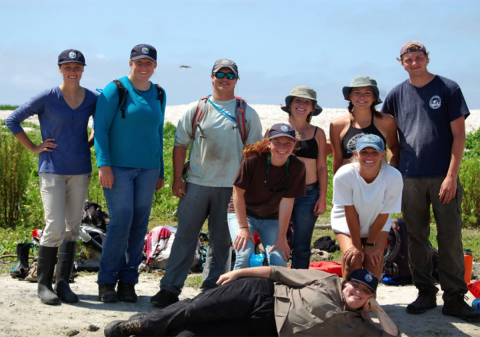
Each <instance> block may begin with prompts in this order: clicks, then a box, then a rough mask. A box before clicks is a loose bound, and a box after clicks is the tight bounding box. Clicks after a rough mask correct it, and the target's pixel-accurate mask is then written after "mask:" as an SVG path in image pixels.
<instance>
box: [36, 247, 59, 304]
mask: <svg viewBox="0 0 480 337" xmlns="http://www.w3.org/2000/svg"><path fill="white" fill-rule="evenodd" d="M57 251H58V247H46V246H40V248H39V249H38V259H37V277H38V288H37V293H38V297H40V300H41V301H42V303H44V304H49V305H56V304H60V299H59V298H58V296H57V294H55V293H54V292H53V289H52V280H53V271H54V269H55V262H56V260H57Z"/></svg>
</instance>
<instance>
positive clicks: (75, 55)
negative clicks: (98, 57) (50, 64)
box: [58, 49, 86, 66]
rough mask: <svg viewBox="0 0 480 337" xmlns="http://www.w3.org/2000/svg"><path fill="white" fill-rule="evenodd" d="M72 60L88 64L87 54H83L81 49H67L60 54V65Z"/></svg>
mask: <svg viewBox="0 0 480 337" xmlns="http://www.w3.org/2000/svg"><path fill="white" fill-rule="evenodd" d="M70 62H76V63H81V64H83V65H84V66H86V64H85V56H83V54H82V52H81V51H80V50H76V49H67V50H64V51H62V52H61V53H60V55H58V65H61V64H64V63H70Z"/></svg>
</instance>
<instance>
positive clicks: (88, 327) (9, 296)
mask: <svg viewBox="0 0 480 337" xmlns="http://www.w3.org/2000/svg"><path fill="white" fill-rule="evenodd" d="M96 278H97V276H96V274H82V275H80V276H78V277H77V278H76V281H75V283H73V284H72V285H71V287H72V289H73V290H74V291H75V292H76V293H77V294H78V295H79V298H80V302H79V303H77V304H75V305H70V304H62V305H59V306H47V305H44V304H42V303H40V300H39V299H38V297H37V293H36V286H37V284H36V283H29V282H25V281H18V280H15V279H12V278H10V276H8V275H0V289H1V290H0V312H1V320H0V336H12V337H13V336H45V337H46V336H88V337H95V336H103V328H104V327H105V325H107V324H108V323H109V322H111V321H113V320H119V319H120V320H122V319H127V318H128V317H129V316H131V315H132V314H134V313H137V312H146V311H151V310H152V309H154V307H153V306H151V305H150V303H149V299H150V296H152V295H153V294H155V293H156V292H157V291H158V285H159V276H157V275H154V274H145V273H143V274H141V275H140V283H139V284H138V285H137V287H136V290H137V293H138V295H139V300H138V302H137V303H123V302H118V303H111V304H106V303H101V302H98V300H97V284H96V283H95V281H96ZM197 293H198V291H197V290H195V289H193V288H185V289H184V291H183V293H182V295H181V298H187V297H193V296H195V294H197ZM440 293H441V292H440ZM440 293H439V295H438V304H439V306H438V307H437V308H436V309H433V310H429V311H428V312H427V313H425V314H424V315H419V316H415V315H409V314H407V313H406V312H405V307H406V306H407V304H408V303H410V302H411V301H413V300H414V299H415V297H416V289H415V288H414V287H413V286H405V287H391V286H383V285H381V286H380V287H379V289H378V301H379V303H380V304H382V305H383V307H384V309H385V311H386V312H387V313H388V314H389V315H390V317H391V318H392V319H393V321H394V322H395V323H396V324H397V325H398V327H399V329H400V330H401V331H402V333H404V335H405V336H415V337H417V336H449V337H450V336H465V337H466V336H480V324H469V323H465V322H463V321H461V320H459V319H456V318H453V317H448V316H444V315H442V313H441V305H442V303H443V302H442V299H441V294H440ZM469 297H470V301H469V303H470V302H471V299H472V298H473V296H471V295H470V294H469Z"/></svg>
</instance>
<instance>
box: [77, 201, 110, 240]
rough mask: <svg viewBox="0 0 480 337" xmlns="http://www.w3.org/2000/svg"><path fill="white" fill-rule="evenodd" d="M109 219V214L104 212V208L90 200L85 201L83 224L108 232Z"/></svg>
mask: <svg viewBox="0 0 480 337" xmlns="http://www.w3.org/2000/svg"><path fill="white" fill-rule="evenodd" d="M107 219H109V217H108V214H107V212H104V211H102V206H100V205H99V204H96V203H94V202H93V201H90V200H88V199H87V200H85V207H84V208H83V213H82V223H85V224H89V225H92V226H95V227H98V228H100V229H101V230H102V231H104V232H106V231H107V226H108V223H107Z"/></svg>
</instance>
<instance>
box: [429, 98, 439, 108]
mask: <svg viewBox="0 0 480 337" xmlns="http://www.w3.org/2000/svg"><path fill="white" fill-rule="evenodd" d="M429 104H430V108H432V109H438V108H440V107H441V106H442V99H441V98H440V96H438V95H435V96H433V97H432V98H430V102H429Z"/></svg>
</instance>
